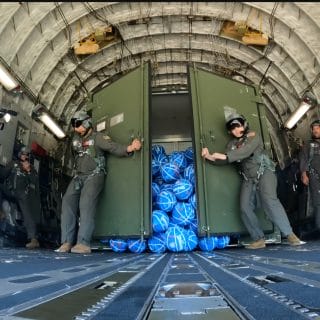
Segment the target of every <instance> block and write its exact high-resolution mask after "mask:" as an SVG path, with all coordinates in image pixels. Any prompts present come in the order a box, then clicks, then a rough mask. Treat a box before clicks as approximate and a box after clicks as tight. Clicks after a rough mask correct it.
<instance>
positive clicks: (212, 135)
mask: <svg viewBox="0 0 320 320" xmlns="http://www.w3.org/2000/svg"><path fill="white" fill-rule="evenodd" d="M189 76H190V88H191V99H192V108H193V119H194V139H195V141H194V146H195V156H196V174H197V194H198V217H199V227H198V228H199V232H200V234H231V233H247V231H246V229H245V227H244V225H243V223H242V221H241V217H240V208H239V192H240V183H241V180H240V176H239V174H238V172H237V169H236V166H235V165H233V164H229V165H222V166H221V165H220V166H217V165H212V164H211V163H210V162H209V161H205V160H203V159H202V158H201V149H202V147H205V146H206V147H208V148H209V151H210V152H211V153H212V152H213V151H217V152H224V151H225V147H226V145H227V143H228V141H229V139H230V136H228V134H227V132H226V129H225V117H224V106H230V107H233V108H235V109H236V110H237V111H238V112H239V113H240V114H243V115H244V116H245V117H246V118H247V120H248V122H249V124H250V128H251V129H253V130H255V131H257V132H259V133H260V134H262V135H263V138H264V139H265V145H266V146H267V147H268V146H270V143H269V140H268V139H269V137H268V135H267V134H266V132H267V131H266V128H265V116H264V112H263V108H261V104H257V101H259V96H258V94H257V90H256V88H254V87H251V86H248V85H245V84H242V83H239V82H236V81H233V80H229V79H226V78H222V77H219V76H217V75H214V74H212V73H209V72H206V71H202V70H199V69H194V68H189ZM257 99H258V100H257ZM258 108H259V109H258ZM258 217H259V220H260V222H261V226H262V228H263V229H264V231H265V232H273V225H272V224H271V223H270V222H269V221H268V220H266V218H265V215H264V213H263V212H262V211H261V210H258Z"/></svg>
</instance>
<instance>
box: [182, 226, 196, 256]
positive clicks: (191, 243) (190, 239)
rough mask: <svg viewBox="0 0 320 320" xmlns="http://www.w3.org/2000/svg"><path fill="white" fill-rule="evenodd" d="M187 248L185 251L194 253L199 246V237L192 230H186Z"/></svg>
mask: <svg viewBox="0 0 320 320" xmlns="http://www.w3.org/2000/svg"><path fill="white" fill-rule="evenodd" d="M185 235H186V246H185V248H184V249H185V251H192V250H194V249H195V248H196V247H197V245H198V237H197V235H196V234H195V233H194V232H193V231H192V230H186V232H185Z"/></svg>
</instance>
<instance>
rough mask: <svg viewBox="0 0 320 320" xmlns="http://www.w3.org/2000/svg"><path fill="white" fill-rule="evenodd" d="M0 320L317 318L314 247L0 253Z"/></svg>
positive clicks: (319, 263) (319, 301) (319, 297)
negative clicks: (157, 251)
mask: <svg viewBox="0 0 320 320" xmlns="http://www.w3.org/2000/svg"><path fill="white" fill-rule="evenodd" d="M0 288H1V289H0V319H4V320H9V319H10V320H11V319H33V320H51V319H52V320H53V319H54V320H56V319H59V320H71V319H76V320H90V319H96V320H102V319H112V320H135V319H149V320H160V319H161V320H169V319H178V320H179V319H188V320H189V319H190V320H191V319H192V320H197V319H218V320H234V319H257V320H261V319H262V320H263V319H266V320H271V319H275V320H279V319H281V320H283V319H288V320H289V319H290V320H295V319H317V320H319V319H320V241H309V242H308V243H307V244H306V245H304V246H300V247H290V246H288V245H268V246H267V247H266V248H265V249H260V250H247V249H243V248H225V249H222V250H215V251H213V252H211V253H206V252H201V251H194V252H190V253H177V254H175V253H166V254H159V255H157V254H150V253H144V254H132V253H123V254H118V253H114V252H112V251H109V250H106V251H96V252H93V253H91V254H85V255H76V254H58V253H55V252H54V251H51V250H44V249H43V250H36V251H28V250H24V249H16V248H14V249H13V248H8V249H6V248H1V249H0Z"/></svg>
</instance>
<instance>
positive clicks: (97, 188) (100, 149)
mask: <svg viewBox="0 0 320 320" xmlns="http://www.w3.org/2000/svg"><path fill="white" fill-rule="evenodd" d="M72 148H73V153H74V157H75V175H74V177H73V178H72V180H71V182H70V183H69V185H68V188H67V190H66V193H65V194H64V196H63V199H62V215H61V243H65V242H68V243H70V244H73V243H74V242H75V241H76V242H77V243H78V244H79V243H81V244H84V245H86V246H90V242H91V237H92V233H93V231H94V218H95V212H96V207H97V203H98V200H99V195H100V193H101V191H102V189H103V186H104V181H105V151H106V152H107V153H111V154H113V155H116V156H119V157H126V156H129V155H131V154H132V153H127V146H124V145H121V144H118V143H116V142H114V141H112V140H111V138H110V137H109V136H107V135H105V134H103V133H101V132H92V133H91V134H90V135H89V136H88V137H81V136H80V135H78V134H75V137H74V138H73V141H72ZM78 209H79V211H80V226H79V230H78V236H77V239H76V224H77V220H78V217H77V212H78Z"/></svg>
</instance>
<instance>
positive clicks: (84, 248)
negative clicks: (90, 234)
mask: <svg viewBox="0 0 320 320" xmlns="http://www.w3.org/2000/svg"><path fill="white" fill-rule="evenodd" d="M71 252H72V253H91V248H90V247H88V246H86V245H84V244H82V243H77V244H76V245H75V246H74V247H72V249H71Z"/></svg>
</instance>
